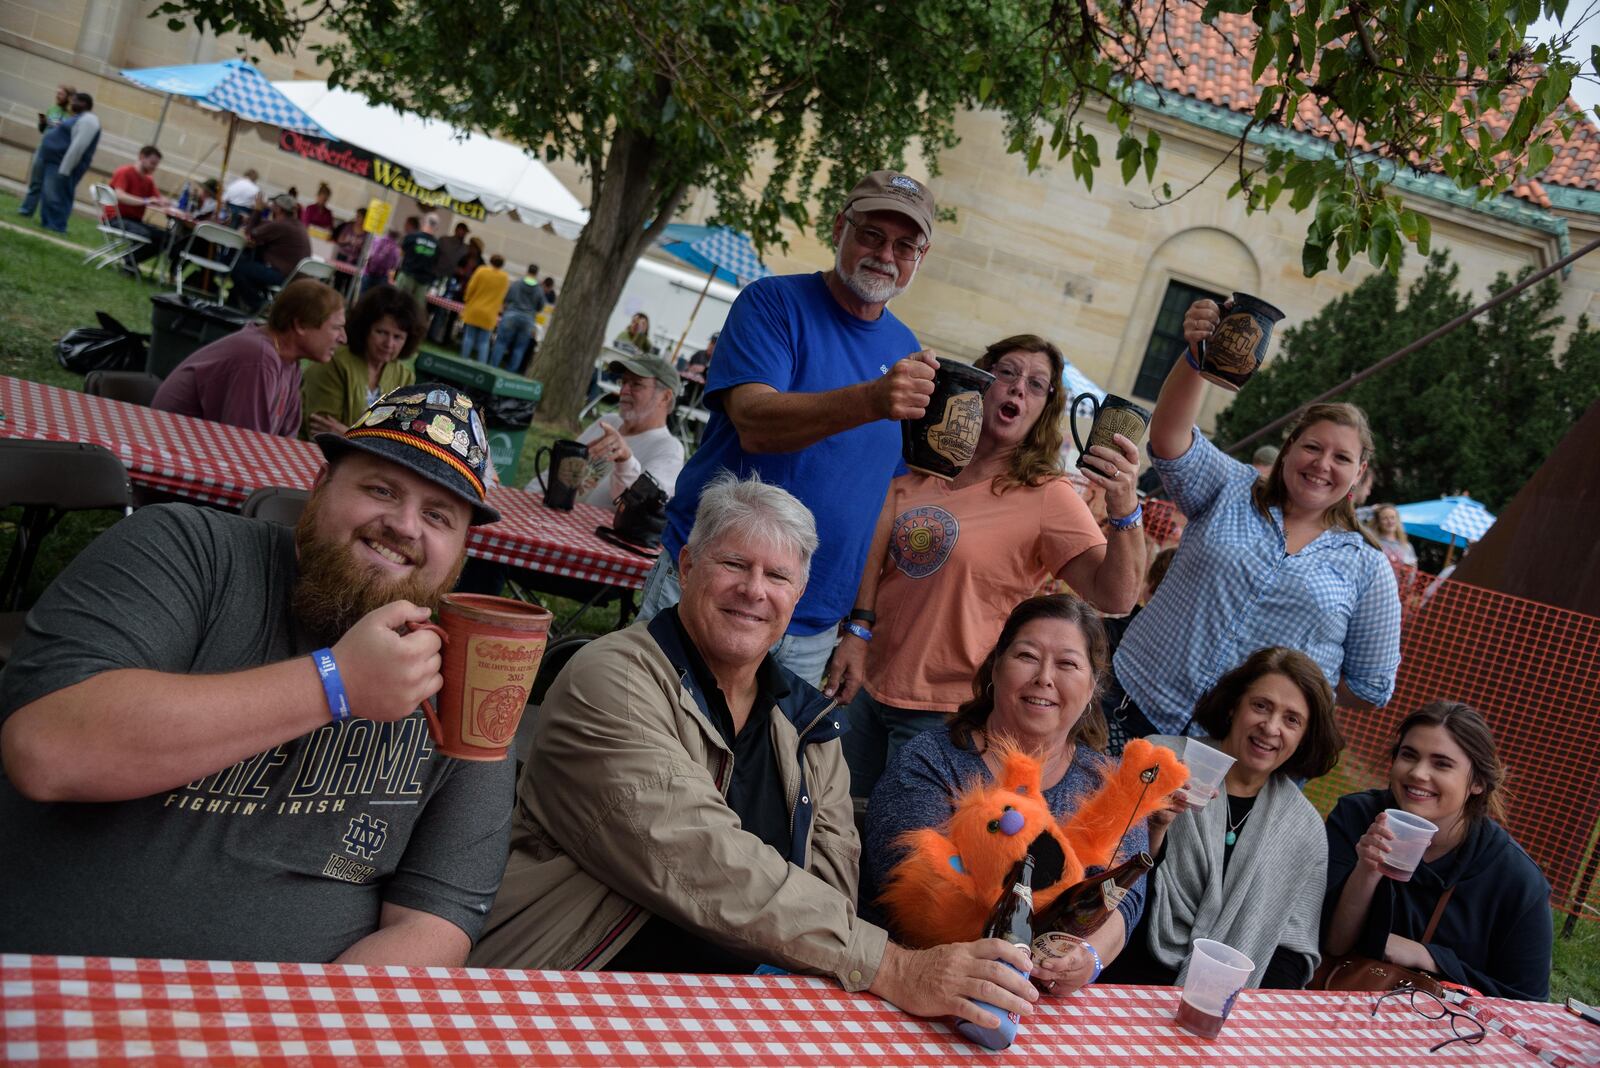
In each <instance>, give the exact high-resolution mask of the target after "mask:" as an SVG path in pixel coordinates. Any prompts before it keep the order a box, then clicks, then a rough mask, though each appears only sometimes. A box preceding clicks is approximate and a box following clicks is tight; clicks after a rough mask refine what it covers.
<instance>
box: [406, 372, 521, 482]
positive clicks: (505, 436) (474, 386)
mask: <svg viewBox="0 0 1600 1068" xmlns="http://www.w3.org/2000/svg"><path fill="white" fill-rule="evenodd" d="M417 381H418V382H448V383H450V385H452V386H455V387H456V388H457V389H459V390H461V391H462V392H464V393H466V394H467V396H469V397H471V398H472V402H473V403H474V404H476V405H477V406H478V408H479V410H480V411H482V412H483V428H484V432H485V433H487V434H488V435H489V456H490V458H491V459H493V460H494V469H495V473H496V474H497V475H499V476H500V481H501V483H502V484H504V485H508V486H509V485H511V484H512V479H513V478H515V476H516V473H517V460H518V459H519V458H520V457H521V456H522V443H523V442H524V441H526V440H527V437H528V426H529V424H530V423H532V422H533V413H534V411H535V410H536V409H537V408H538V407H539V401H540V400H542V399H543V398H544V385H543V383H540V382H535V381H534V380H532V379H530V378H523V377H522V376H521V375H519V374H517V373H515V372H513V371H506V370H503V369H501V368H498V367H490V366H489V365H488V364H484V363H478V362H477V361H476V360H463V359H460V358H459V357H456V356H445V355H442V354H440V353H437V352H422V353H419V354H418V355H417Z"/></svg>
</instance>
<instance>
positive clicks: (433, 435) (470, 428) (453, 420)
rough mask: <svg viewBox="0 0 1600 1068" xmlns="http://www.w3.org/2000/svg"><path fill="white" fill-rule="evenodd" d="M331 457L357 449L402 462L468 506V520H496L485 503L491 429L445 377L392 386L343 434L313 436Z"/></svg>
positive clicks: (496, 514)
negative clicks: (436, 380)
mask: <svg viewBox="0 0 1600 1068" xmlns="http://www.w3.org/2000/svg"><path fill="white" fill-rule="evenodd" d="M312 440H314V441H315V442H316V443H317V446H318V447H319V448H321V449H322V455H324V456H326V457H327V458H328V460H329V462H332V461H333V460H336V459H338V458H339V457H340V456H343V455H344V454H345V453H347V452H349V451H350V450H351V449H359V450H361V451H362V452H365V453H370V454H371V455H373V456H377V457H380V458H382V459H385V460H390V461H392V462H394V463H397V464H400V465H401V466H402V467H406V468H409V469H410V470H412V471H414V472H416V473H417V474H419V475H421V476H422V477H423V478H425V479H427V480H428V481H429V482H432V483H434V484H435V485H437V486H440V487H441V488H443V489H446V490H449V491H450V492H451V493H452V494H454V495H455V496H457V497H460V498H461V499H462V500H464V501H466V502H467V503H468V504H470V505H471V506H472V524H471V525H472V526H475V527H476V526H482V525H483V524H485V523H497V522H499V521H500V513H499V512H497V511H495V510H494V509H493V508H490V507H489V506H488V505H487V504H485V503H484V478H485V476H486V474H487V472H488V470H489V435H488V433H487V432H486V431H485V429H484V425H483V413H481V412H479V411H478V409H477V406H476V405H475V404H473V402H472V398H471V397H469V396H467V395H466V394H465V393H463V392H461V391H460V390H459V389H455V388H454V387H452V386H447V385H445V384H444V383H443V382H423V383H420V384H418V385H415V386H401V387H400V388H399V389H391V390H390V391H389V392H388V393H385V394H384V395H383V396H381V397H379V398H378V399H377V400H376V401H375V402H373V404H372V405H371V406H370V407H369V408H367V410H366V411H365V412H363V413H361V417H360V418H359V419H357V420H356V421H355V422H354V423H353V424H351V426H350V429H349V430H347V431H345V432H344V433H343V434H318V435H317V436H316V437H315V438H313V439H312Z"/></svg>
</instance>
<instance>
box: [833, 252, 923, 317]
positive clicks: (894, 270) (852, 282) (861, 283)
mask: <svg viewBox="0 0 1600 1068" xmlns="http://www.w3.org/2000/svg"><path fill="white" fill-rule="evenodd" d="M868 264H871V265H872V266H873V267H876V268H882V269H884V270H887V271H888V272H889V273H890V275H891V276H892V277H891V278H887V279H886V278H883V277H882V276H880V275H877V274H874V273H873V272H871V271H869V270H867V269H866V267H867V265H868ZM833 269H834V272H835V273H836V274H838V276H839V281H841V282H843V283H844V284H845V288H846V289H848V290H850V292H852V293H854V294H855V295H856V296H857V297H859V298H860V299H861V300H862V301H864V302H866V303H868V304H887V303H889V302H890V301H891V300H893V299H894V298H895V297H898V296H899V295H900V294H902V293H904V292H905V291H906V290H907V289H909V288H911V281H912V278H915V277H916V274H917V269H916V267H915V266H913V267H912V268H911V278H908V279H906V284H905V285H903V286H901V285H895V283H894V281H893V278H898V277H899V267H898V266H897V265H896V264H895V262H894V260H892V259H891V260H878V259H873V258H872V257H870V256H867V257H863V258H862V260H861V262H860V263H858V264H856V269H855V273H854V274H846V273H845V270H844V249H843V248H840V249H837V250H836V251H835V252H834V254H833Z"/></svg>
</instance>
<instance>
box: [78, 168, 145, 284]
mask: <svg viewBox="0 0 1600 1068" xmlns="http://www.w3.org/2000/svg"><path fill="white" fill-rule="evenodd" d="M89 193H90V195H91V196H92V197H93V198H94V203H95V206H96V207H97V208H99V209H100V224H99V225H98V226H96V227H95V229H96V230H99V231H100V232H101V233H102V234H104V235H105V241H104V243H102V244H101V246H100V247H99V248H97V249H95V250H93V251H92V252H90V253H89V254H88V255H87V256H85V257H84V258H83V262H84V263H85V264H86V265H89V266H93V267H94V269H95V270H97V271H98V270H99V269H100V268H102V267H109V266H110V265H111V264H113V263H116V262H117V261H118V260H120V259H122V257H124V256H126V255H128V254H129V253H130V252H133V251H134V250H136V249H140V248H143V247H144V246H146V245H148V244H150V238H148V237H146V236H144V235H143V234H136V233H133V232H132V231H130V230H125V229H123V227H122V216H121V215H120V214H117V212H116V211H115V209H116V208H117V207H118V206H119V204H118V201H117V192H116V190H114V189H112V188H111V187H110V186H106V185H100V184H99V183H96V184H94V185H91V186H90V187H89ZM107 209H112V212H111V215H110V216H109V217H107V215H106V211H107Z"/></svg>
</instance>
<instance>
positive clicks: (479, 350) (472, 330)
mask: <svg viewBox="0 0 1600 1068" xmlns="http://www.w3.org/2000/svg"><path fill="white" fill-rule="evenodd" d="M461 358H462V359H463V360H477V361H478V362H479V363H488V362H489V331H487V330H485V329H484V328H483V327H481V326H464V327H462V328H461Z"/></svg>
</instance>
